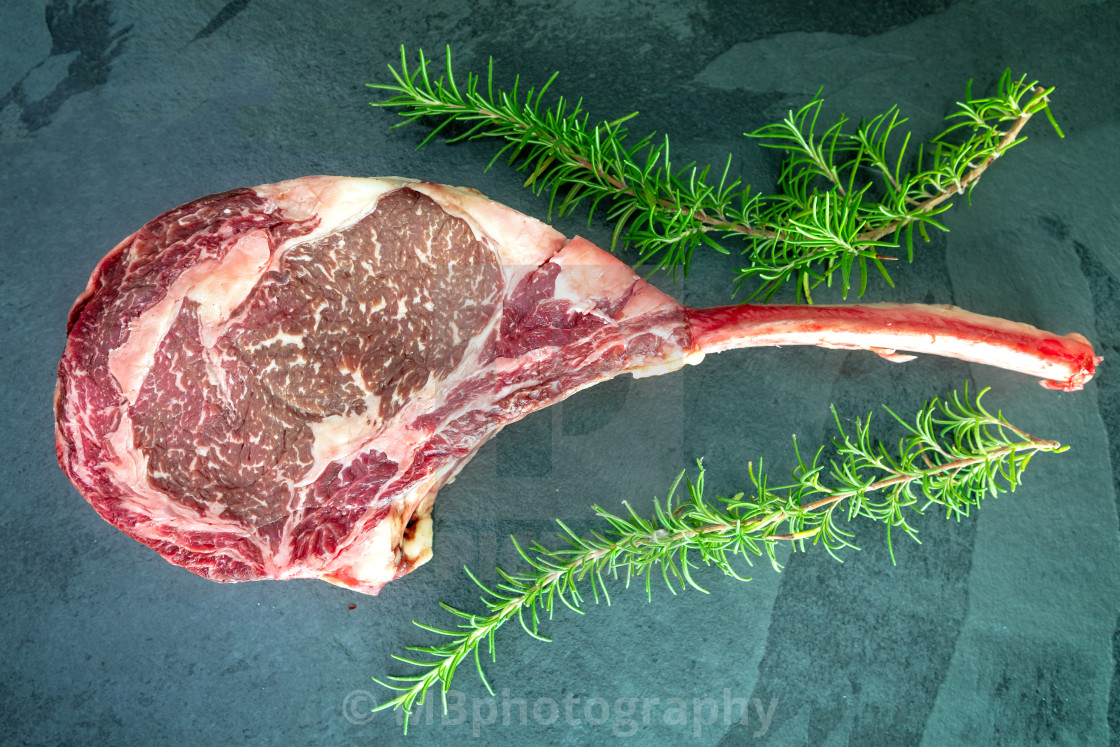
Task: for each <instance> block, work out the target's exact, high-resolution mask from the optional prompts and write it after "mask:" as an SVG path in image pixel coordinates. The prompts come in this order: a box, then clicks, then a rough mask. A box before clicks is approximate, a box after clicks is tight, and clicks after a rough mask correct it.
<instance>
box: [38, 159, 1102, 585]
mask: <svg viewBox="0 0 1120 747" xmlns="http://www.w3.org/2000/svg"><path fill="white" fill-rule="evenodd" d="M806 344H808V345H820V346H824V347H834V348H862V349H868V350H872V351H874V352H876V353H879V354H880V355H883V356H885V357H887V358H890V359H894V360H903V359H908V358H909V357H912V356H908V355H903V354H901V353H899V352H897V351H909V352H929V353H936V354H941V355H948V356H952V357H956V358H963V359H966V360H970V361H978V362H981V363H986V364H991V365H996V366H1003V367H1007V368H1011V369H1015V370H1019V371H1023V372H1025V373H1028V374H1031V375H1034V376H1037V377H1039V378H1041V379H1042V380H1043V382H1042V383H1043V385H1044V386H1048V387H1051V388H1057V389H1064V390H1073V389H1079V388H1081V385H1082V384H1083V383H1084V382H1085V381H1087V380H1088V379H1089V378H1090V377H1091V376H1092V374H1093V370H1094V367H1095V365H1096V363H1097V361H1098V359H1097V358H1096V356H1095V355H1094V353H1093V350H1092V348H1091V347H1090V346H1089V344H1088V343H1087V342H1086V340H1085V339H1084V338H1083V337H1081V336H1079V335H1075V334H1071V335H1066V336H1062V337H1059V336H1056V335H1052V334H1050V333H1047V332H1043V331H1040V330H1038V329H1035V328H1034V327H1031V326H1028V325H1025V324H1018V323H1014V322H1008V321H1003V320H999V319H993V318H989V317H983V316H979V315H977V314H972V313H969V312H966V311H962V310H960V309H956V308H953V307H948V306H927V305H903V304H871V305H863V306H858V305H857V306H833V307H827V306H809V307H805V306H730V307H723V308H717V309H690V308H687V307H684V306H682V305H680V304H678V303H677V302H675V301H674V300H673V299H671V298H669V297H668V296H666V295H665V294H663V293H661V292H660V291H658V290H657V289H655V288H654V287H652V286H651V285H649V284H648V283H646V282H645V281H643V280H642V279H640V278H639V277H638V276H637V275H635V274H634V272H633V271H632V270H631V269H630V268H629V267H627V266H626V265H625V264H623V263H622V262H620V261H619V260H617V259H615V258H614V257H613V256H611V255H610V254H608V253H606V252H604V251H602V250H600V249H599V248H597V247H596V246H594V245H593V244H591V243H590V242H588V241H586V240H584V239H580V238H575V239H571V240H567V239H566V238H565V237H564V236H563V235H561V234H560V233H558V232H557V231H555V230H553V229H552V228H550V227H548V226H546V225H545V224H543V223H540V222H538V221H536V220H534V219H532V218H529V217H526V216H524V215H521V214H520V213H517V212H515V211H513V210H511V209H510V208H507V207H504V206H502V205H499V204H497V203H494V202H491V201H489V200H487V199H486V198H484V197H483V196H482V195H480V194H478V193H477V192H474V191H472V190H466V189H457V188H451V187H444V186H440V185H436V184H429V183H424V182H415V181H412V180H406V179H351V178H341V177H323V176H315V177H306V178H302V179H295V180H291V181H287V182H281V183H279V184H271V185H265V186H261V187H257V188H255V189H238V190H234V191H231V192H225V193H223V194H218V195H212V196H209V197H204V198H202V199H199V200H196V201H194V202H191V203H189V204H187V205H183V206H182V207H179V208H176V209H174V210H171V211H169V212H167V213H165V214H163V215H161V216H160V217H158V218H156V219H155V220H153V221H152V222H150V223H148V224H147V225H146V226H144V227H143V228H141V229H140V230H139V231H137V232H136V233H135V234H133V235H132V236H130V237H129V238H127V239H125V240H124V241H123V242H121V243H120V244H119V245H118V246H117V247H116V248H115V249H113V250H112V251H111V252H110V253H109V254H108V255H107V256H106V257H105V258H104V259H103V260H102V261H101V263H100V264H99V265H98V266H97V268H96V269H95V270H94V272H93V275H92V277H91V278H90V281H89V285H88V286H87V288H86V290H85V292H84V293H82V295H81V296H80V297H79V298H78V300H77V302H76V303H75V305H74V308H73V310H72V311H71V313H70V319H69V334H68V339H67V343H66V349H65V352H64V354H63V357H62V361H61V363H60V365H59V379H58V387H57V391H56V396H55V414H56V438H57V449H58V459H59V462H60V464H61V465H62V468H63V469H64V470H65V471H66V473H67V475H69V477H70V479H71V480H72V481H73V483H74V485H75V486H77V488H78V490H79V491H80V492H81V494H82V495H83V496H84V497H85V498H86V500H88V501H89V503H90V504H92V506H93V507H94V509H96V510H97V512H98V513H99V514H100V515H101V516H102V517H103V518H104V519H105V520H107V521H108V522H110V523H111V524H113V525H114V526H116V527H118V528H119V529H121V530H123V531H124V532H126V533H127V534H129V535H130V536H132V537H134V538H135V539H137V540H139V541H140V542H142V543H144V544H146V545H148V546H149V547H151V548H153V549H154V550H156V551H157V552H159V553H160V554H161V555H162V556H163V557H164V558H166V559H167V560H168V561H170V562H171V563H174V564H176V565H180V566H183V567H185V568H187V569H189V570H191V571H193V572H194V573H197V574H198V575H200V576H203V577H205V578H209V579H212V580H214V581H246V580H251V579H266V578H271V579H291V578H319V579H323V580H325V581H329V582H331V583H334V584H338V585H341V586H344V587H347V588H350V589H354V590H356V591H360V592H366V593H377V591H378V590H379V589H380V588H381V587H382V586H383V585H384V584H385V583H387V582H388V581H390V580H392V579H394V578H397V577H399V576H401V575H403V574H405V573H408V572H409V571H410V570H412V569H413V568H415V567H416V566H418V565H420V564H421V563H423V562H425V561H426V560H427V559H428V558H429V557H431V539H432V528H431V527H432V524H431V518H430V515H431V511H432V503H433V500H434V498H435V495H436V491H438V490H439V489H440V487H441V486H443V485H444V484H445V483H447V481H448V480H450V479H451V478H452V477H453V476H454V475H455V473H456V472H457V471H458V470H459V469H460V468H462V467H463V465H464V464H465V463H466V462H467V460H469V459H470V458H471V456H472V455H473V454H474V453H475V452H476V451H477V450H478V448H479V447H480V446H481V445H482V444H483V443H484V442H485V441H486V440H487V439H489V438H490V437H491V436H493V435H494V434H495V433H497V432H498V430H500V429H501V428H502V426H503V425H505V424H507V423H510V422H512V421H515V420H517V419H519V418H521V417H523V416H524V415H526V414H528V413H530V412H532V411H534V410H538V409H540V408H543V407H547V406H548V405H550V404H552V403H554V402H556V401H558V400H560V399H562V398H564V397H566V396H568V395H570V394H572V393H573V392H576V391H578V390H580V389H583V388H584V387H588V386H591V385H592V384H595V383H597V382H600V381H604V380H606V379H609V378H611V377H614V376H617V375H619V374H623V373H630V374H633V375H634V376H649V375H653V374H660V373H665V372H668V371H673V370H675V369H677V368H680V367H681V366H683V365H685V364H689V363H698V362H699V361H700V360H701V359H702V358H703V357H704V356H705V354H708V353H713V352H718V351H721V350H727V349H730V348H737V347H749V346H757V345H806Z"/></svg>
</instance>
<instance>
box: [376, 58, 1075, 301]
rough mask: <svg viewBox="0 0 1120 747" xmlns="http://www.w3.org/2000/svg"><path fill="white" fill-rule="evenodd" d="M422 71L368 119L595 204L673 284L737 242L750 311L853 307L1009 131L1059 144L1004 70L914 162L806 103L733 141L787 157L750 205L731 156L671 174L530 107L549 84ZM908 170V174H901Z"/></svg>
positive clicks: (643, 146) (614, 137) (575, 117)
mask: <svg viewBox="0 0 1120 747" xmlns="http://www.w3.org/2000/svg"><path fill="white" fill-rule="evenodd" d="M429 67H430V65H429V60H427V59H426V58H425V57H424V54H423V52H420V54H419V64H418V66H416V67H414V68H412V69H410V68H409V65H408V56H407V53H406V51H405V49H404V47H402V48H401V63H400V70H396V69H394V68H393V67H392V66H390V68H389V70H390V72H391V73H392V75H393V78H394V80H395V82H394V83H390V84H370V87H372V88H377V89H381V90H384V91H387V92H389V93H391V94H393V95H392V96H391V97H390V98H388V99H386V100H384V101H378V102H373V105H374V106H382V107H391V108H399V109H401V110H402V111H401V112H400V114H401V116H402V117H404V118H405V120H406V121H405V122H402V123H400V124H401V125H403V124H407V123H408V122H413V121H415V120H417V119H421V118H423V117H436V118H440V119H442V122H441V123H440V124H439V125H438V126H436V127H435V128H434V129H433V130H432V131H431V132H430V133H428V136H427V137H426V138H424V140H423V142H422V143H421V144H420V145H421V146H423V145H424V144H426V143H428V142H429V141H431V140H432V138H434V137H435V136H436V135H438V134H439V133H440V132H441V131H443V130H444V128H445V127H447V126H448V125H451V124H453V123H456V124H460V125H463V126H465V129H460V131H458V132H456V134H454V135H453V136H452V137H450V138H449V139H448V140H449V142H455V141H458V140H464V139H471V140H473V139H477V138H499V139H502V140H505V141H506V144H505V145H504V146H503V147H502V148H501V150H499V151H498V153H497V154H496V155H495V156H494V159H493V160H492V161H491V163H490V165H493V163H494V162H495V161H497V159H498V158H500V157H502V156H503V155H505V156H507V157H508V160H509V162H510V164H511V165H516V166H517V167H518V168H519V169H520V170H522V171H524V172H525V173H526V174H527V177H526V180H525V186H526V187H530V188H532V189H533V190H534V191H535V192H536V193H538V194H539V193H540V192H542V191H543V190H545V189H548V190H549V193H550V202H549V207H550V211H551V210H555V211H556V212H558V213H559V214H560V215H566V214H569V213H571V212H573V211H574V210H576V209H577V208H578V207H580V206H581V205H584V204H586V205H587V206H588V208H589V220H590V217H591V216H593V215H594V213H595V211H596V209H597V208H598V207H599V206H600V205H601V204H603V202H604V200H605V201H606V204H607V205H608V206H609V207H608V208H607V217H608V219H609V220H610V221H611V222H612V223H613V224H614V226H615V228H614V233H613V235H612V238H611V248H612V249H615V248H617V246H618V244H619V242H620V241H621V242H623V243H626V244H629V245H632V246H634V247H635V248H636V249H637V251H638V252H639V255H640V258H639V262H641V263H645V262H652V263H655V264H656V266H657V267H660V268H662V269H667V270H675V269H676V268H678V267H679V268H682V269H683V270H684V271H685V272H686V273H687V271H688V265H689V262H690V260H691V258H692V255H693V252H694V250H695V249H696V248H697V247H699V246H700V245H702V244H703V245H707V246H709V247H711V248H712V249H715V250H717V251H720V252H723V253H728V249H727V248H726V247H724V246H723V244H721V243H719V242H718V241H716V239H715V238H713V236H714V237H721V236H722V237H723V238H731V237H736V238H739V239H742V240H745V241H746V248H745V249H744V250H743V253H744V254H745V255H746V256H747V264H746V266H745V267H743V268H742V269H741V270H740V271H739V274H738V279H737V288H741V287H743V286H748V287H749V290H750V292H749V299H769V298H771V297H772V296H773V295H774V294H775V293H776V292H777V291H778V289H779V288H781V287H782V286H783V285H784V284H785V283H787V282H789V281H793V282H795V283H796V291H797V297H798V299H799V300H800V299H804V300H805V301H808V302H812V295H811V292H812V290H813V289H814V288H816V287H817V286H818V285H820V284H821V283H825V284H826V285H828V286H831V285H833V284H834V283H838V284H839V286H840V289H841V292H842V294H843V296H844V297H845V298H847V295H848V292H849V291H850V290H851V289H852V287H853V286H856V287H858V294H859V295H862V294H863V293H864V291H865V289H866V287H867V279H868V274H869V268H874V270H875V271H877V272H878V273H879V274H880V275H882V277H883V278H884V280H886V282H888V283H890V282H891V280H890V275H889V274H888V273H887V270H886V267H885V266H884V261H885V260H892V259H896V257H894V256H891V255H888V254H884V252H885V251H888V250H890V249H898V248H899V246H900V244H901V242H903V241H905V243H906V252H907V257H908V259H910V260H912V259H913V241H914V229H915V228H917V230H918V232H919V234H920V235H921V236H922V237H923V238H925V239H926V240H927V241H928V239H929V236H928V228H929V227H931V226H932V227H934V228H938V229H941V230H946V229H945V227H944V226H943V225H942V224H941V223H940V222H938V220H937V216H938V215H939V214H940V213H942V212H944V211H945V210H947V209H948V208H949V207H950V206H951V203H950V200H951V198H952V197H953V196H954V195H958V194H962V193H965V192H968V193H971V190H972V189H973V187H975V186H976V182H977V180H978V179H979V178H980V176H981V174H983V173H984V171H985V170H986V169H987V168H988V167H989V166H990V165H991V163H992V162H993V161H994V160H995V159H996V158H998V157H999V156H1001V155H1003V154H1004V153H1006V152H1007V151H1008V149H1010V148H1011V147H1012V146H1014V145H1016V144H1017V143H1020V142H1022V141H1023V140H1024V139H1025V138H1024V137H1021V136H1020V132H1021V130H1022V129H1023V126H1024V125H1025V124H1026V123H1027V121H1028V120H1029V119H1030V118H1031V117H1032V116H1033V115H1035V114H1037V113H1038V112H1040V111H1044V112H1045V113H1046V116H1047V117H1049V119H1050V122H1051V123H1052V124H1053V125H1054V127H1055V129H1056V130H1058V134H1059V135H1061V134H1062V133H1061V130H1060V129H1058V126H1057V123H1056V122H1054V119H1053V116H1052V115H1051V113H1050V110H1049V108H1048V102H1049V95H1050V93H1051V92H1052V91H1053V88H1042V87H1039V86H1038V85H1037V83H1035V82H1029V83H1028V82H1027V79H1026V77H1022V78H1018V79H1014V78H1012V76H1011V73H1010V71H1008V72H1005V73H1004V74H1003V76H1002V77H1001V78H1000V80H999V84H998V85H997V87H996V92H995V94H994V95H992V96H987V97H974V96H973V95H972V91H971V83H970V84H969V86H968V88H967V89H966V92H965V101H964V102H958V104H957V110H956V111H954V112H953V113H952V114H950V115H949V117H948V118H947V119H948V120H949V122H950V123H951V124H950V126H949V127H948V128H947V129H946V130H945V131H944V132H942V133H941V134H939V135H938V136H937V137H935V138H933V140H931V141H930V143H929V144H927V145H925V146H923V147H920V148H917V149H916V156H915V154H914V153H912V152H911V149H910V139H911V136H910V133H908V132H905V133H904V132H903V131H902V129H901V128H902V125H903V124H904V123H905V122H906V120H905V119H904V118H901V116H900V114H899V110H898V108H897V107H892V108H890V109H889V110H887V111H886V112H885V113H883V114H880V115H878V116H876V117H873V118H872V119H870V120H867V121H862V122H860V123H859V125H858V126H856V127H855V128H854V130H852V131H847V130H846V129H845V127H846V126H847V125H849V124H850V122H849V120H848V119H847V118H846V117H841V118H840V120H839V121H838V122H836V123H835V124H832V125H831V126H829V127H826V128H822V127H819V126H818V123H817V120H818V118H819V115H820V113H821V107H822V104H823V100H822V99H821V98H820V94H819V92H818V95H817V96H816V97H814V98H813V100H812V101H810V102H809V103H808V104H806V105H805V106H803V107H801V108H800V109H799V110H798V111H797V112H792V111H791V112H790V113H789V115H788V116H787V117H786V118H785V119H784V120H783V121H782V122H779V123H777V124H772V125H768V126H766V127H762V128H761V129H759V130H756V131H755V132H751V133H745V134H747V136H748V137H752V138H757V139H758V140H759V141H760V144H761V145H762V146H763V147H768V148H777V149H780V150H782V151H784V152H785V153H786V154H787V158H786V161H785V164H784V165H783V167H782V170H781V174H780V176H779V178H778V186H779V189H780V193H779V194H774V195H764V194H761V193H758V192H753V191H752V190H751V188H750V186H743V185H742V184H741V182H740V180H739V179H737V178H733V177H732V176H731V173H730V172H731V157H730V156H728V159H727V161H726V163H725V164H724V166H723V168H722V169H721V170H713V169H712V167H711V166H704V167H700V166H697V165H696V164H694V163H689V164H688V165H686V166H684V167H683V168H677V167H674V166H673V164H672V162H671V161H670V157H669V138H668V137H667V136H663V137H657V135H656V133H651V134H649V135H646V136H645V137H642V138H640V139H638V140H636V141H633V140H631V139H630V134H629V132H628V130H627V128H626V123H627V122H629V121H630V120H631V119H633V118H634V117H635V116H636V115H637V113H636V112H635V113H633V114H629V115H627V116H625V117H621V118H619V119H615V120H611V121H606V122H592V121H591V119H590V115H589V114H588V113H587V112H585V111H584V110H583V109H582V107H581V100H577V101H575V102H574V103H573V102H571V101H570V100H567V99H565V98H563V97H559V98H558V100H557V101H556V103H555V104H553V105H552V106H551V107H545V106H543V101H544V98H545V94H546V92H547V91H548V89H549V87H550V86H551V85H552V83H553V82H554V81H555V80H556V75H555V74H554V75H553V76H552V77H551V78H549V80H548V82H547V83H545V85H544V86H542V87H541V88H540V89H536V88H529V89H528V91H525V92H524V93H522V91H521V90H520V78H518V79H516V80H515V82H514V84H513V87H512V89H511V90H510V91H501V90H495V88H494V65H493V60H491V61H490V66H489V70H488V72H487V75H486V77H485V79H483V78H482V77H481V76H479V75H476V74H474V73H468V74H467V78H466V85H465V86H460V85H459V84H458V83H457V82H456V80H455V77H454V74H453V71H452V66H451V50H450V48H448V50H447V55H446V72H445V75H444V76H440V77H439V78H438V79H437V78H434V77H433V73H432V71H431V70H430V69H429ZM397 126H400V125H397ZM911 162H913V170H912V171H911V172H904V167H906V166H908V165H910V164H911ZM716 173H718V174H719V177H718V180H717V179H715V174H716Z"/></svg>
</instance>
